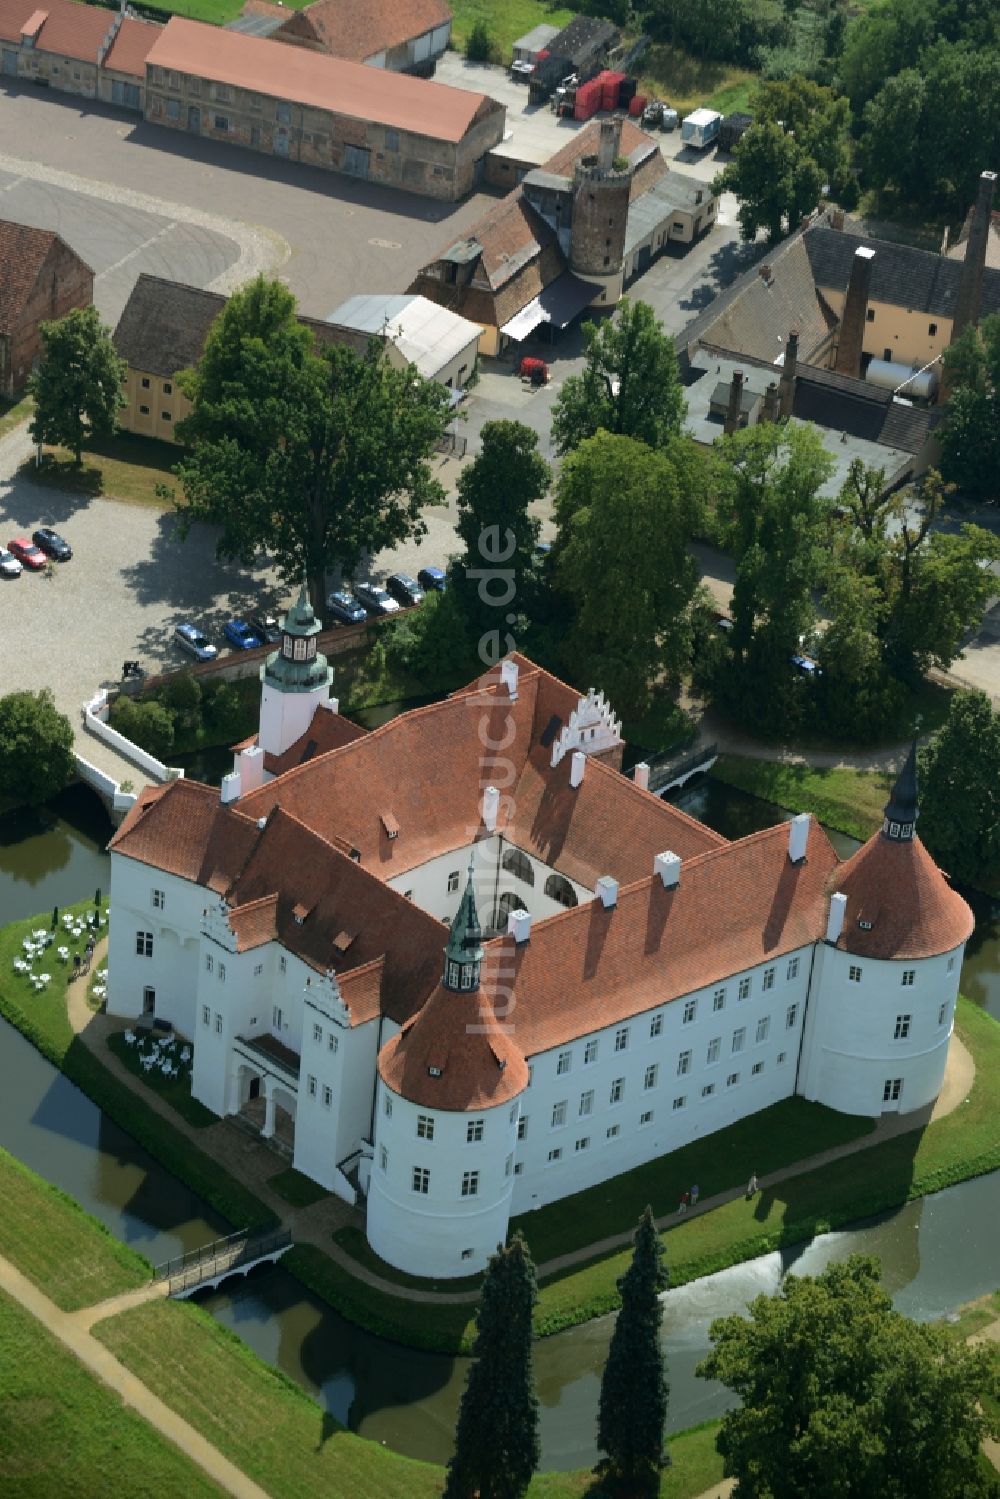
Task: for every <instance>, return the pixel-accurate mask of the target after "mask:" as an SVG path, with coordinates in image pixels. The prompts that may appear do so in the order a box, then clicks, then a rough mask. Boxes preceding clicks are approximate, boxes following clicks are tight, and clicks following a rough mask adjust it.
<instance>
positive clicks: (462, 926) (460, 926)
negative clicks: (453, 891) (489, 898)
mask: <svg viewBox="0 0 1000 1499" xmlns="http://www.w3.org/2000/svg"><path fill="white" fill-rule="evenodd" d="M472 871H473V861H472V860H471V859H470V860H469V878H468V881H467V882H466V886H465V892H464V894H463V896H462V899H461V901H460V902H459V906H458V910H457V911H456V912H455V919H454V921H453V922H452V924H451V933H450V935H449V937H448V945H447V947H446V948H445V950H444V980H443V983H444V987H445V988H446V989H478V988H479V969H480V965H481V964H482V961H483V932H482V928H481V927H480V925H479V912H478V911H477V909H476V892H475V890H474V889H473V882H472Z"/></svg>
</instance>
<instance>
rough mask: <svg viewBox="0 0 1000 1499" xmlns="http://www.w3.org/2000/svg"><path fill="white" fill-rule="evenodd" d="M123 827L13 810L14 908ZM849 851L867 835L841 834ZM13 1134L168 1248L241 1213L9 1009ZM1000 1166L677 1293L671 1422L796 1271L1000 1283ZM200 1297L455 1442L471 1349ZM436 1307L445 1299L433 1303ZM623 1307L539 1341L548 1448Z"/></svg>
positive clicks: (973, 1291)
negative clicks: (718, 1329)
mask: <svg viewBox="0 0 1000 1499" xmlns="http://www.w3.org/2000/svg"><path fill="white" fill-rule="evenodd" d="M677 800H678V804H679V805H681V806H682V807H683V808H684V810H685V811H688V812H690V813H692V815H694V816H696V817H699V818H701V819H702V820H704V821H705V822H706V823H708V824H709V825H710V826H712V827H715V828H717V829H718V830H719V831H720V832H723V833H725V834H726V835H727V836H730V837H740V836H742V835H744V834H746V833H749V832H752V831H754V830H755V829H757V828H760V827H767V826H770V825H771V824H773V823H774V822H775V821H778V820H780V819H781V818H782V817H783V816H784V815H785V814H784V813H783V812H782V811H781V809H780V808H777V807H774V806H772V805H771V804H770V803H767V802H763V801H760V800H759V799H757V798H755V797H750V796H746V795H745V794H743V793H740V792H736V791H733V790H730V789H729V788H727V787H724V786H721V785H720V784H719V783H717V782H713V781H705V780H701V781H698V782H695V783H692V784H691V785H690V786H689V787H688V788H686V789H685V791H684V792H683V793H682V794H681V795H680V796H679V797H678V798H677ZM110 832H111V829H110V827H109V825H108V823H107V820H106V818H105V815H104V813H103V810H102V809H101V807H100V804H99V803H98V802H97V800H96V798H94V797H92V795H91V793H89V792H88V791H86V790H85V789H84V788H82V787H73V788H71V789H70V790H69V791H68V792H66V793H64V794H63V796H62V797H60V798H59V799H58V801H57V802H56V803H55V804H54V805H53V806H52V807H51V808H45V809H42V810H41V811H39V812H19V813H16V814H10V815H8V816H6V817H3V818H0V922H8V921H12V920H15V919H19V918H22V917H27V916H31V915H34V914H36V913H40V912H47V911H50V910H51V908H52V907H53V906H54V905H64V904H68V903H69V902H71V901H74V900H78V899H80V898H82V897H89V896H91V895H93V893H94V891H95V890H96V889H97V888H98V887H100V888H101V889H102V890H105V891H106V890H107V886H108V877H109V867H110V866H109V859H108V856H107V854H106V853H105V852H104V851H103V850H104V844H105V843H106V841H107V839H108V837H109V836H110ZM832 836H833V839H834V842H835V844H836V846H837V848H838V851H839V852H841V853H842V854H847V853H849V852H850V851H851V850H852V849H853V848H854V847H856V845H855V843H854V842H853V841H852V840H850V839H846V838H841V837H839V836H838V835H832ZM963 893H965V894H966V897H967V899H969V901H970V904H971V905H972V906H973V909H974V910H975V913H976V931H975V933H974V935H973V937H972V939H971V940H970V942H969V946H968V950H967V953H966V961H965V966H964V969H963V973H962V990H963V992H964V993H965V994H967V995H968V996H969V997H970V998H971V999H973V1000H974V1001H975V1002H976V1003H977V1004H980V1005H983V1006H984V1007H985V1008H987V1009H988V1010H990V1011H991V1013H993V1014H994V1015H996V1016H997V1017H998V1018H1000V902H998V901H992V900H990V899H989V898H987V897H985V896H982V895H977V894H976V893H974V892H973V893H970V892H963ZM0 1145H3V1146H4V1147H5V1148H6V1149H7V1150H9V1151H11V1152H12V1154H14V1155H16V1156H17V1157H18V1158H19V1159H20V1160H22V1161H24V1162H25V1164H26V1165H28V1166H30V1167H31V1168H32V1169H33V1170H35V1171H37V1172H38V1173H39V1174H40V1175H41V1176H44V1177H45V1178H46V1179H47V1180H49V1181H51V1182H53V1183H54V1184H55V1185H56V1186H58V1187H61V1188H62V1189H63V1190H64V1191H66V1192H69V1193H70V1194H71V1195H72V1196H73V1197H75V1198H76V1200H77V1201H78V1202H80V1203H81V1204H82V1206H83V1207H84V1208H86V1209H87V1211H88V1212H90V1213H92V1214H93V1215H94V1216H95V1217H96V1218H98V1219H100V1221H101V1222H102V1223H104V1224H106V1225H107V1227H108V1228H109V1229H110V1230H111V1231H112V1232H113V1233H114V1234H116V1235H117V1236H118V1237H119V1238H120V1239H122V1240H124V1241H125V1242H126V1243H128V1244H130V1245H131V1246H132V1247H133V1248H135V1249H136V1250H138V1251H139V1252H140V1253H141V1254H144V1255H145V1256H146V1257H147V1258H148V1259H150V1260H152V1261H154V1262H158V1261H161V1260H165V1259H167V1258H168V1257H170V1256H171V1255H173V1254H176V1253H179V1252H180V1251H181V1250H183V1249H190V1248H194V1247H196V1246H197V1245H198V1244H200V1243H203V1242H205V1241H206V1240H209V1239H212V1238H214V1237H216V1236H217V1235H218V1234H220V1233H225V1232H226V1231H227V1228H228V1225H227V1224H225V1223H224V1222H223V1220H222V1219H220V1218H219V1217H218V1215H217V1214H215V1213H214V1212H213V1211H212V1210H211V1209H210V1208H209V1207H208V1206H207V1204H205V1203H204V1202H203V1201H201V1199H199V1198H198V1197H197V1196H196V1195H195V1194H194V1193H192V1192H190V1191H189V1190H188V1189H187V1188H186V1187H185V1186H184V1185H183V1184H182V1183H180V1182H179V1181H177V1179H176V1178H174V1177H173V1176H171V1175H170V1173H169V1172H167V1171H165V1170H164V1169H163V1168H162V1167H160V1166H159V1165H158V1164H157V1163H156V1162H155V1161H153V1160H152V1159H151V1158H150V1157H149V1156H148V1155H147V1154H146V1153H145V1152H144V1151H143V1150H141V1149H140V1148H139V1146H138V1145H136V1143H135V1142H134V1141H133V1140H132V1139H131V1137H130V1136H129V1135H127V1134H126V1133H125V1132H124V1131H123V1130H121V1129H119V1128H118V1126H117V1125H115V1124H113V1123H112V1122H111V1121H110V1120H109V1119H107V1118H106V1117H105V1116H104V1115H103V1114H102V1113H101V1111H100V1109H98V1108H97V1107H96V1106H95V1105H94V1104H93V1103H91V1102H90V1100H89V1099H88V1098H86V1097H85V1096H84V1095H83V1094H82V1093H80V1091H79V1090H78V1089H77V1088H76V1087H75V1086H74V1085H73V1084H72V1083H70V1082H69V1081H67V1079H66V1078H64V1077H63V1076H62V1074H61V1073H59V1072H58V1071H57V1070H56V1069H55V1068H53V1067H52V1066H51V1064H50V1063H48V1062H47V1061H46V1060H45V1059H44V1058H43V1057H42V1056H41V1055H40V1054H39V1053H38V1052H37V1051H35V1049H34V1048H33V1047H32V1046H31V1045H30V1044H29V1043H28V1042H27V1041H26V1040H24V1038H23V1037H22V1036H21V1035H20V1034H19V1033H18V1032H17V1031H16V1030H14V1029H13V1027H11V1026H9V1025H8V1024H7V1023H6V1022H4V1021H0ZM991 1222H992V1223H994V1224H996V1223H997V1222H1000V1173H993V1174H992V1175H990V1176H986V1177H980V1178H978V1179H976V1180H974V1181H971V1182H966V1183H963V1184H962V1185H960V1186H957V1187H951V1188H949V1189H948V1190H947V1191H945V1192H941V1193H938V1194H936V1195H935V1196H933V1197H927V1198H924V1199H922V1200H921V1201H919V1202H915V1203H910V1204H908V1205H907V1206H906V1207H904V1208H903V1209H901V1210H900V1211H899V1212H896V1213H892V1214H887V1215H885V1216H884V1217H882V1218H880V1219H877V1220H873V1221H869V1222H864V1223H859V1224H857V1225H855V1226H853V1227H852V1228H850V1229H847V1230H844V1231H841V1232H839V1233H835V1234H826V1235H823V1236H821V1237H820V1238H818V1239H816V1240H814V1241H813V1242H812V1243H811V1244H807V1245H801V1246H798V1247H796V1248H794V1249H789V1250H786V1251H783V1252H781V1253H775V1254H770V1255H765V1256H762V1257H761V1258H759V1259H756V1260H752V1261H749V1262H748V1263H746V1264H744V1265H739V1266H736V1267H734V1268H733V1269H731V1270H726V1271H723V1272H722V1273H720V1274H718V1275H714V1276H709V1277H706V1278H705V1279H703V1280H700V1281H695V1282H693V1283H692V1284H690V1285H688V1286H684V1287H682V1288H680V1289H679V1290H676V1291H669V1292H667V1294H666V1297H665V1312H664V1343H665V1346H666V1351H667V1358H668V1364H669V1379H670V1417H669V1427H670V1429H671V1430H673V1431H677V1430H680V1429H681V1428H683V1427H686V1426H690V1425H692V1424H693V1423H695V1422H697V1421H702V1420H707V1419H709V1418H710V1417H713V1416H718V1415H720V1414H721V1413H722V1412H723V1410H725V1408H726V1405H727V1403H728V1401H729V1398H730V1397H729V1396H728V1394H727V1392H726V1391H725V1390H724V1389H723V1388H722V1387H721V1386H719V1385H716V1384H713V1383H709V1382H707V1381H705V1380H700V1379H697V1378H696V1377H695V1373H694V1370H695V1366H696V1365H697V1363H698V1361H699V1360H700V1359H701V1358H702V1357H703V1355H704V1354H705V1352H706V1351H707V1349H708V1327H709V1324H710V1323H711V1321H712V1320H713V1318H715V1317H717V1316H721V1315H725V1314H726V1313H727V1312H732V1311H738V1310H740V1309H741V1308H742V1307H743V1306H744V1305H745V1304H746V1302H747V1301H748V1300H749V1299H751V1298H752V1297H753V1296H755V1295H757V1294H759V1293H760V1292H762V1291H767V1292H771V1291H774V1290H775V1289H776V1288H777V1287H778V1285H779V1283H780V1279H781V1276H782V1274H783V1273H784V1272H785V1271H787V1270H789V1269H794V1270H796V1271H800V1272H803V1273H814V1272H816V1271H817V1270H819V1269H821V1268H822V1267H823V1266H824V1265H825V1264H827V1263H829V1262H830V1261H831V1260H835V1259H841V1258H843V1257H844V1256H846V1255H847V1254H850V1253H854V1252H856V1251H859V1250H860V1251H865V1252H871V1253H876V1254H878V1255H879V1256H880V1258H881V1260H882V1265H883V1275H884V1280H885V1284H886V1286H887V1288H888V1289H889V1290H890V1291H891V1293H892V1294H893V1296H894V1298H895V1301H896V1305H897V1306H898V1307H899V1309H900V1310H901V1311H903V1312H905V1313H907V1314H908V1315H910V1316H913V1317H918V1318H922V1319H929V1318H935V1317H940V1316H943V1315H945V1314H946V1313H947V1312H949V1311H951V1310H953V1309H954V1308H955V1307H956V1306H958V1305H959V1304H960V1303H962V1302H964V1301H968V1300H971V1299H972V1298H973V1297H976V1296H979V1295H982V1294H984V1293H985V1292H987V1291H992V1290H994V1289H995V1288H996V1287H997V1285H1000V1253H998V1251H997V1250H996V1247H995V1244H996V1236H995V1233H993V1232H992V1231H990V1230H989V1228H988V1225H989V1223H991ZM200 1300H201V1305H202V1306H204V1307H205V1308H206V1310H208V1311H209V1312H210V1313H211V1314H212V1315H213V1316H214V1317H216V1318H217V1319H218V1320H219V1321H220V1322H221V1323H222V1324H224V1325H225V1326H226V1327H228V1328H230V1329H231V1330H232V1331H233V1332H235V1333H236V1334H237V1335H238V1336H239V1337H241V1338H242V1339H243V1340H244V1341H245V1342H246V1343H247V1344H248V1345H249V1346H250V1347H252V1348H253V1349H254V1350H255V1351H256V1352H257V1353H258V1354H260V1356H261V1357H262V1358H264V1359H267V1360H268V1361H269V1362H270V1363H272V1364H275V1365H277V1366H278V1367H280V1368H281V1369H282V1370H283V1371H284V1372H285V1373H286V1374H288V1375H289V1376H290V1377H291V1378H293V1379H294V1380H296V1381H297V1382H298V1383H299V1384H300V1385H301V1386H302V1387H303V1388H304V1389H305V1390H307V1391H308V1392H309V1393H310V1394H311V1395H312V1396H314V1397H315V1398H316V1399H317V1400H318V1401H319V1402H320V1403H321V1404H322V1405H323V1406H324V1408H326V1409H327V1410H329V1411H330V1412H331V1414H332V1415H334V1416H335V1417H336V1418H337V1419H338V1420H340V1421H342V1422H343V1423H344V1424H345V1425H348V1426H350V1427H351V1428H352V1429H353V1430H355V1431H358V1432H360V1433H361V1435H363V1436H365V1437H370V1438H372V1439H373V1440H375V1441H379V1442H384V1443H385V1444H386V1445H387V1446H390V1447H394V1448H396V1449H397V1450H399V1451H400V1452H405V1453H408V1454H410V1455H412V1456H415V1457H421V1458H426V1459H429V1460H433V1461H439V1462H440V1461H443V1460H444V1459H445V1458H447V1456H448V1455H449V1453H450V1450H451V1439H452V1432H453V1429H454V1420H455V1414H456V1411H457V1406H458V1400H459V1396H460V1394H461V1391H462V1388H463V1385H464V1380H465V1370H466V1361H465V1360H463V1359H459V1358H448V1357H445V1356H443V1355H438V1354H428V1353H420V1352H416V1351H414V1350H410V1349H404V1348H400V1347H398V1346H396V1345H395V1344H390V1343H387V1342H386V1341H385V1340H383V1339H380V1338H377V1337H374V1336H373V1335H371V1334H369V1333H366V1332H363V1331H362V1330H361V1329H359V1328H357V1327H354V1326H353V1325H352V1324H350V1323H348V1322H346V1321H345V1320H344V1319H343V1318H342V1317H339V1316H338V1315H337V1314H336V1313H335V1312H334V1311H332V1310H331V1309H330V1308H329V1307H328V1306H327V1305H326V1304H325V1303H323V1302H321V1301H319V1300H318V1299H317V1298H315V1297H313V1296H311V1295H310V1294H309V1293H308V1292H307V1291H305V1290H304V1289H303V1287H302V1286H301V1285H300V1284H299V1282H298V1281H296V1280H295V1279H294V1278H293V1277H292V1276H291V1275H290V1274H288V1273H287V1272H286V1271H283V1270H281V1269H280V1267H279V1268H276V1269H268V1270H263V1271H255V1272H253V1274H252V1275H251V1277H250V1278H249V1279H248V1280H246V1281H234V1282H230V1283H229V1284H227V1285H226V1286H224V1287H223V1288H222V1289H220V1290H219V1291H217V1292H214V1293H212V1294H210V1295H207V1296H205V1297H203V1298H201V1299H200ZM428 1315H430V1316H432V1315H433V1311H432V1310H429V1312H428ZM610 1331H611V1319H610V1318H602V1319H600V1320H599V1321H596V1322H592V1323H589V1324H587V1325H586V1326H583V1327H579V1328H574V1329H572V1330H571V1331H569V1332H565V1333H560V1334H559V1335H557V1336H556V1337H552V1338H546V1339H543V1340H542V1341H540V1342H539V1343H538V1344H537V1345H536V1351H535V1363H536V1374H537V1383H538V1393H539V1399H540V1402H541V1409H542V1466H543V1467H548V1468H573V1467H581V1466H587V1465H589V1464H591V1463H592V1462H593V1460H594V1457H595V1450H594V1423H595V1414H596V1409H597V1395H598V1389H599V1383H600V1374H601V1369H602V1367H603V1363H604V1359H605V1356H606V1353H607V1346H608V1339H609V1336H610Z"/></svg>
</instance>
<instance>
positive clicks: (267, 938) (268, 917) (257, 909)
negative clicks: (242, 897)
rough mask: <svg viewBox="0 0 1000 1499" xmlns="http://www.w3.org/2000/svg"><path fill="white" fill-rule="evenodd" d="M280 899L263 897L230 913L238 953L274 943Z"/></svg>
mask: <svg viewBox="0 0 1000 1499" xmlns="http://www.w3.org/2000/svg"><path fill="white" fill-rule="evenodd" d="M277 917H278V897H277V896H276V895H262V896H260V897H259V899H257V900H250V901H247V902H246V904H245V905H242V906H237V907H236V909H235V910H234V911H232V912H231V913H230V916H229V925H230V927H231V928H232V932H233V936H234V937H235V938H236V951H237V952H247V951H248V950H249V949H250V948H251V947H262V946H263V945H264V943H265V942H273V941H274V939H275V937H276V936H277V935H278V922H277Z"/></svg>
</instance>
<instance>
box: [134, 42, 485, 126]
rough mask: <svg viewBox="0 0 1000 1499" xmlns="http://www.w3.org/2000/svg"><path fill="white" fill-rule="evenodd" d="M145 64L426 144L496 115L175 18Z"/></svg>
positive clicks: (449, 91) (428, 89)
mask: <svg viewBox="0 0 1000 1499" xmlns="http://www.w3.org/2000/svg"><path fill="white" fill-rule="evenodd" d="M147 63H148V65H149V66H150V67H160V68H173V69H174V70H176V71H177V72H180V73H190V74H193V75H195V76H197V77H199V78H208V79H211V80H213V81H214V82H216V83H225V84H229V85H230V86H231V87H234V88H242V89H249V90H251V91H252V92H255V93H259V94H266V95H267V96H268V97H269V98H272V99H284V100H290V101H291V102H293V103H295V104H305V105H308V106H310V107H312V108H314V109H328V110H333V111H334V112H335V113H336V114H339V115H345V116H347V117H348V118H351V119H356V120H372V121H375V122H376V123H378V124H381V125H388V126H390V127H391V128H393V129H396V130H409V131H412V132H413V133H414V134H416V135H422V136H425V137H427V138H428V139H430V140H443V141H452V142H458V141H460V140H462V139H463V137H464V136H465V135H466V134H467V132H468V131H469V129H470V128H471V126H472V125H473V123H474V122H475V120H476V118H477V116H478V115H479V113H480V111H481V110H483V111H484V112H485V113H490V112H491V111H493V110H499V109H500V108H501V107H502V106H500V105H498V104H494V103H493V101H492V100H489V99H487V97H486V95H485V94H475V93H471V92H469V91H468V90H466V89H458V88H446V87H445V86H444V85H443V84H440V83H430V82H428V81H427V80H425V79H423V78H411V77H409V76H408V75H407V74H404V73H387V72H385V71H384V70H383V69H381V68H367V67H365V66H364V64H363V63H355V62H344V61H343V60H342V59H340V58H339V57H327V56H325V55H324V54H322V53H319V52H310V51H308V50H306V49H305V48H303V47H289V46H287V45H286V44H285V43H283V42H275V41H269V40H267V39H266V38H263V37H254V36H245V35H243V34H242V33H240V32H238V31H226V30H224V29H223V28H221V27H218V26H208V25H205V24H204V23H203V22H201V21H188V20H186V19H184V18H182V17H181V16H172V17H171V19H170V20H169V21H168V22H167V24H166V26H165V27H164V28H163V31H162V33H161V35H160V36H159V38H158V39H157V41H156V43H155V45H154V46H153V48H152V50H151V51H150V53H149V56H148V57H147Z"/></svg>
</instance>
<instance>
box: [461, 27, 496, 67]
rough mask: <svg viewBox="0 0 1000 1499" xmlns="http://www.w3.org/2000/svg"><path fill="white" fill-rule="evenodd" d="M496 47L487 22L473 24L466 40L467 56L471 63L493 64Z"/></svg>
mask: <svg viewBox="0 0 1000 1499" xmlns="http://www.w3.org/2000/svg"><path fill="white" fill-rule="evenodd" d="M494 51H495V45H494V41H493V38H492V36H491V35H490V30H489V27H488V26H487V25H486V22H485V21H475V22H473V25H472V28H471V30H470V32H469V34H468V36H467V37H466V38H465V55H466V57H467V59H468V60H469V62H491V61H492V60H493V53H494Z"/></svg>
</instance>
